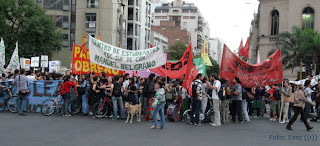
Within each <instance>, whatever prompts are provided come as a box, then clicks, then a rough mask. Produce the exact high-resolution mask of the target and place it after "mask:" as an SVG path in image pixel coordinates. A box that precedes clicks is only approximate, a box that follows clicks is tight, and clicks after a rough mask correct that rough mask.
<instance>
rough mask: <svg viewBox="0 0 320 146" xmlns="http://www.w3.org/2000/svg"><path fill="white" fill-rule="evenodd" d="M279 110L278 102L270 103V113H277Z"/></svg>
mask: <svg viewBox="0 0 320 146" xmlns="http://www.w3.org/2000/svg"><path fill="white" fill-rule="evenodd" d="M276 110H277V101H276V100H272V101H271V103H270V112H274V113H275V112H276Z"/></svg>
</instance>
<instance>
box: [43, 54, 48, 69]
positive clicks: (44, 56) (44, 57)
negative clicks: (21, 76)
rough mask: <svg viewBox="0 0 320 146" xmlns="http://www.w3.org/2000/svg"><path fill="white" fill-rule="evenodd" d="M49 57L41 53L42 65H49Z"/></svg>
mask: <svg viewBox="0 0 320 146" xmlns="http://www.w3.org/2000/svg"><path fill="white" fill-rule="evenodd" d="M48 63H49V58H48V56H47V55H41V67H48Z"/></svg>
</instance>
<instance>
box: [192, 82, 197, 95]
mask: <svg viewBox="0 0 320 146" xmlns="http://www.w3.org/2000/svg"><path fill="white" fill-rule="evenodd" d="M197 87H198V84H193V85H192V97H193V98H198V97H197Z"/></svg>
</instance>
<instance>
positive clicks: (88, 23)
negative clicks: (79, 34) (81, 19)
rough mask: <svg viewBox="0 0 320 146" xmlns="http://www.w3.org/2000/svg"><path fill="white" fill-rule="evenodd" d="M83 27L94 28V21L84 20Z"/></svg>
mask: <svg viewBox="0 0 320 146" xmlns="http://www.w3.org/2000/svg"><path fill="white" fill-rule="evenodd" d="M85 28H96V21H87V22H85Z"/></svg>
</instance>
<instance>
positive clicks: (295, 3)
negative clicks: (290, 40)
mask: <svg viewBox="0 0 320 146" xmlns="http://www.w3.org/2000/svg"><path fill="white" fill-rule="evenodd" d="M319 12H320V1H318V0H260V6H259V12H258V17H257V21H258V23H257V26H255V27H257V30H258V32H257V35H256V36H254V37H256V39H257V40H258V41H257V44H256V45H255V46H256V47H253V48H258V49H259V52H260V57H261V61H262V60H264V59H266V58H267V57H268V53H269V52H270V51H271V50H273V49H278V48H277V46H276V39H277V35H278V34H279V33H281V32H292V28H293V27H294V26H297V27H300V28H302V29H304V28H312V29H314V30H316V31H318V32H319V31H320V13H319ZM283 73H284V77H285V78H289V79H291V80H295V79H297V72H296V70H293V72H292V70H284V71H283Z"/></svg>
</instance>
